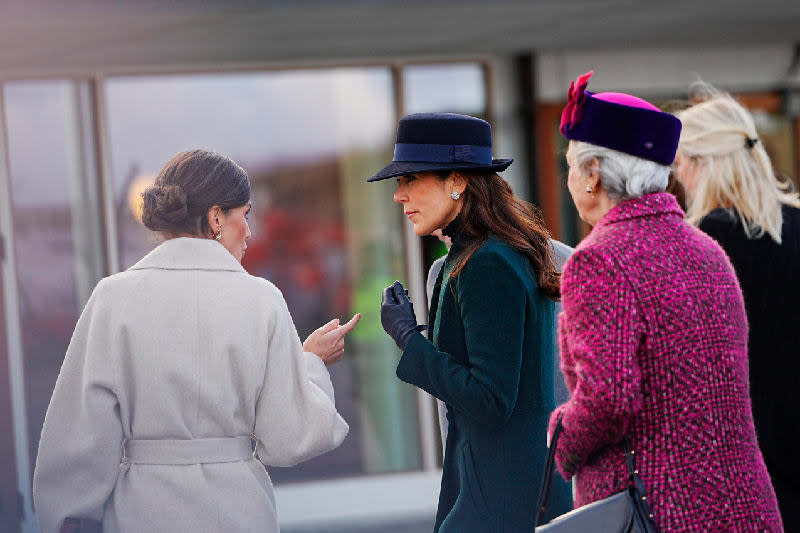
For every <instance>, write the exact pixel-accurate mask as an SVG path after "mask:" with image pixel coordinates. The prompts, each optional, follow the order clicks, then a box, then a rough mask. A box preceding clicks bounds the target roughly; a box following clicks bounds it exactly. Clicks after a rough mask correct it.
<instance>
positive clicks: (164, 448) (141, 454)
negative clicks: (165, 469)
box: [122, 436, 254, 465]
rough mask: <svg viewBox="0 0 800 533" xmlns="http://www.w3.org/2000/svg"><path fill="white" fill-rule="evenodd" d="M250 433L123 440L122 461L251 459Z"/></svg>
mask: <svg viewBox="0 0 800 533" xmlns="http://www.w3.org/2000/svg"><path fill="white" fill-rule="evenodd" d="M252 442H253V441H252V438H251V437H250V436H240V437H225V438H217V439H183V440H178V439H154V440H149V439H127V440H126V441H125V442H123V443H122V463H123V464H125V463H128V464H142V465H194V464H201V463H234V462H237V461H246V460H249V459H253V456H254V455H253V444H252Z"/></svg>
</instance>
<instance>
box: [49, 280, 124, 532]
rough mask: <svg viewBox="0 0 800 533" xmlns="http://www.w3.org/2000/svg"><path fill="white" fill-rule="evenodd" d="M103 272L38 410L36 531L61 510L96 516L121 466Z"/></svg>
mask: <svg viewBox="0 0 800 533" xmlns="http://www.w3.org/2000/svg"><path fill="white" fill-rule="evenodd" d="M105 283H106V280H104V281H101V282H100V284H98V286H97V287H96V288H95V290H94V292H93V294H92V296H91V298H90V299H89V301H88V303H87V304H86V307H85V308H84V310H83V313H81V316H80V318H79V319H78V323H77V325H76V327H75V332H74V333H73V335H72V340H71V341H70V344H69V347H68V349H67V353H66V356H65V358H64V362H63V364H62V366H61V372H60V373H59V375H58V379H57V381H56V386H55V389H54V391H53V396H52V398H51V399H50V405H49V407H48V408H47V413H46V415H45V420H44V426H43V428H42V435H41V440H40V441H39V453H38V456H37V458H36V468H35V470H34V476H33V500H34V506H35V509H36V515H37V519H38V521H39V527H40V530H41V531H42V533H50V532H55V531H59V529H60V528H61V524H62V522H63V521H64V519H66V518H67V517H73V518H88V519H92V520H97V521H101V520H102V518H103V506H104V504H105V503H106V500H107V499H108V498H109V496H110V494H111V492H112V490H113V489H114V485H115V484H116V480H117V474H118V471H119V467H120V460H121V449H122V423H121V421H120V415H119V402H118V395H117V389H116V386H115V374H116V373H115V370H114V366H115V358H114V355H115V354H114V341H115V339H114V337H115V334H114V331H113V330H112V324H111V316H112V313H111V310H110V308H109V305H108V304H109V303H110V297H109V295H108V294H107V292H106V291H104V285H105Z"/></svg>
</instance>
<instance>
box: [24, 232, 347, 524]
mask: <svg viewBox="0 0 800 533" xmlns="http://www.w3.org/2000/svg"><path fill="white" fill-rule="evenodd" d="M347 432H348V426H347V423H346V422H345V421H344V420H343V419H342V418H341V417H340V416H339V414H338V413H337V411H336V407H335V405H334V393H333V386H332V384H331V381H330V377H329V375H328V372H327V370H326V368H325V366H324V364H323V363H322V361H321V360H320V359H319V358H318V357H317V356H315V355H314V354H311V353H307V352H303V348H302V344H301V341H300V339H299V337H298V335H297V331H296V329H295V326H294V324H293V322H292V318H291V316H290V315H289V310H288V309H287V307H286V303H285V301H284V299H283V296H282V295H281V293H280V291H279V290H278V289H277V288H276V287H275V286H274V285H272V284H271V283H270V282H268V281H266V280H264V279H263V278H258V277H254V276H250V275H249V274H247V272H245V270H244V269H243V268H242V266H241V265H240V264H239V262H238V261H236V259H234V257H233V256H232V255H231V254H230V253H228V251H227V250H226V249H225V248H224V247H223V246H222V245H221V244H219V243H217V242H215V241H213V240H206V239H193V238H177V239H171V240H168V241H166V242H164V243H162V244H161V245H159V246H158V247H157V248H156V249H155V250H153V251H152V252H150V253H149V254H148V255H147V256H145V257H144V258H143V259H142V260H141V261H139V262H138V263H137V264H136V265H134V266H132V267H131V268H130V269H128V270H127V271H125V272H122V273H119V274H116V275H114V276H111V277H109V278H106V279H104V280H102V281H101V282H100V283H99V284H98V285H97V287H96V288H95V290H94V293H93V294H92V296H91V298H90V299H89V302H88V303H87V304H86V307H85V309H84V311H83V313H82V314H81V317H80V319H79V320H78V324H77V326H76V328H75V332H74V334H73V337H72V340H71V342H70V345H69V348H68V350H67V354H66V357H65V359H64V363H63V366H62V368H61V373H60V375H59V377H58V381H57V382H56V386H55V390H54V392H53V396H52V399H51V401H50V406H49V408H48V410H47V415H46V417H45V422H44V427H43V430H42V437H41V441H40V444H39V454H38V457H37V460H36V468H35V473H34V482H33V485H34V486H33V492H34V504H35V508H36V513H37V518H38V520H39V525H40V528H41V531H42V532H43V533H51V532H54V531H58V529H59V527H60V525H61V523H62V522H63V521H64V519H65V518H66V517H74V518H83V519H92V520H98V521H102V523H103V530H104V531H106V532H127V531H131V532H133V531H135V532H141V531H148V532H162V531H163V532H167V531H169V532H184V531H185V532H192V533H196V532H205V531H208V532H212V531H213V532H218V531H226V532H245V531H246V532H250V531H260V532H274V531H278V520H277V513H276V509H275V497H274V493H273V489H272V483H271V482H270V479H269V476H268V475H267V472H266V470H265V468H264V466H263V465H268V466H269V465H275V466H291V465H294V464H296V463H299V462H301V461H304V460H307V459H310V458H312V457H314V456H317V455H320V454H323V453H325V452H327V451H329V450H331V449H333V448H335V447H337V446H338V445H339V444H340V443H341V442H342V440H343V439H344V438H345V436H346V435H347ZM251 434H253V436H254V437H255V439H257V454H258V458H259V459H260V461H259V460H257V459H255V458H254V457H253V455H252V453H250V438H249V437H248V436H249V435H251ZM237 437H238V438H237ZM255 439H253V441H255ZM123 450H124V451H123ZM262 463H263V464H262Z"/></svg>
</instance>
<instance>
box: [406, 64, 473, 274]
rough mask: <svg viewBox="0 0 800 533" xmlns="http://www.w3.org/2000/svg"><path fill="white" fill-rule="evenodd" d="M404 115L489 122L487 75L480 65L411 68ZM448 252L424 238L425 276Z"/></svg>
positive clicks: (407, 70) (431, 240)
mask: <svg viewBox="0 0 800 533" xmlns="http://www.w3.org/2000/svg"><path fill="white" fill-rule="evenodd" d="M403 102H404V106H405V109H404V113H405V114H411V113H461V114H464V115H471V116H473V117H478V118H482V119H486V76H485V71H484V67H483V65H481V64H480V63H436V64H431V65H410V66H407V67H406V68H405V69H403ZM446 253H447V249H446V248H445V247H444V245H443V244H442V243H441V242H439V239H437V238H435V237H430V236H427V237H423V238H422V258H423V261H424V262H425V273H426V274H427V272H428V269H429V268H430V266H431V265H432V264H433V262H434V261H435V260H436V259H437V258H439V257H441V256H443V255H444V254H446Z"/></svg>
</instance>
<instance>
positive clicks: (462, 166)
mask: <svg viewBox="0 0 800 533" xmlns="http://www.w3.org/2000/svg"><path fill="white" fill-rule="evenodd" d="M513 162H514V160H513V159H492V164H491V165H480V164H477V163H452V162H450V163H431V162H414V161H392V162H391V163H389V164H388V165H386V166H385V167H383V168H382V169H381V170H380V171H379V172H378V173H377V174H375V175H374V176H372V177H371V178H367V181H380V180H385V179H389V178H395V177H397V176H405V175H407V174H417V173H419V172H435V171H438V170H471V171H476V170H477V171H484V172H502V171H504V170H505V169H507V168H508V167H509V165H511V163H513Z"/></svg>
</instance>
